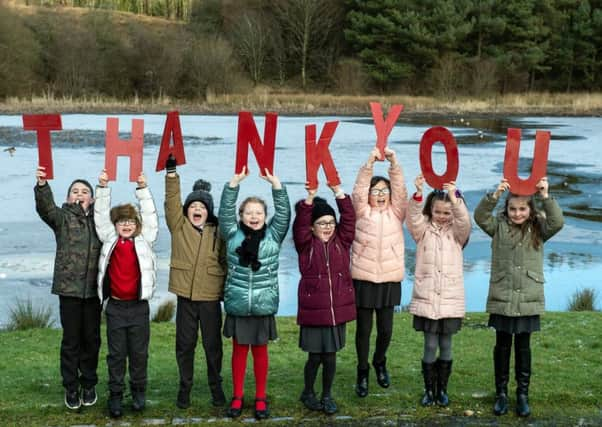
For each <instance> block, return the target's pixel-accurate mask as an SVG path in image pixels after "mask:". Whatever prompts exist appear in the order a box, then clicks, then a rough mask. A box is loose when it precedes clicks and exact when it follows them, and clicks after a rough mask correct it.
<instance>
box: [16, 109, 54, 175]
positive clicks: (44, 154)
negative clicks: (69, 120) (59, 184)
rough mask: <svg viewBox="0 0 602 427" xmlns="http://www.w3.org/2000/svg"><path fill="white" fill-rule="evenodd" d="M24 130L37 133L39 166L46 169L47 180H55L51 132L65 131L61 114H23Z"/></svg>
mask: <svg viewBox="0 0 602 427" xmlns="http://www.w3.org/2000/svg"><path fill="white" fill-rule="evenodd" d="M23 129H24V130H35V131H36V133H37V136H38V164H39V165H40V166H44V167H45V168H46V179H52V178H54V171H53V169H52V144H51V142H50V131H51V130H62V129H63V125H62V122H61V116H60V114H23Z"/></svg>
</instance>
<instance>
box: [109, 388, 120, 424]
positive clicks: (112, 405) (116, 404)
mask: <svg viewBox="0 0 602 427" xmlns="http://www.w3.org/2000/svg"><path fill="white" fill-rule="evenodd" d="M122 398H123V395H122V394H121V393H111V395H110V396H109V404H108V406H109V415H110V416H111V418H119V417H121V416H122V415H123V408H122V406H121V399H122Z"/></svg>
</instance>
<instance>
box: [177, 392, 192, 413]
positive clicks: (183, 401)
mask: <svg viewBox="0 0 602 427" xmlns="http://www.w3.org/2000/svg"><path fill="white" fill-rule="evenodd" d="M176 406H177V407H178V408H180V409H188V408H190V390H186V389H183V388H180V390H178V399H177V400H176Z"/></svg>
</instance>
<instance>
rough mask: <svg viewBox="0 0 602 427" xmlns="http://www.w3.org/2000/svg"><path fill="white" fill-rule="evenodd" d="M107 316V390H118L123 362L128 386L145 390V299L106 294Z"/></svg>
mask: <svg viewBox="0 0 602 427" xmlns="http://www.w3.org/2000/svg"><path fill="white" fill-rule="evenodd" d="M105 314H106V317H107V343H108V347H109V352H108V354H107V367H108V370H109V392H110V393H111V394H122V393H123V389H124V377H125V368H126V359H127V365H128V368H129V373H130V389H131V390H139V391H145V390H146V382H147V376H146V372H147V364H148V343H149V340H150V319H149V307H148V301H138V300H134V301H120V300H116V299H112V298H109V301H108V302H107V308H106V310H105Z"/></svg>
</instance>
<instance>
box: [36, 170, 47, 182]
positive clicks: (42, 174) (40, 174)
mask: <svg viewBox="0 0 602 427" xmlns="http://www.w3.org/2000/svg"><path fill="white" fill-rule="evenodd" d="M36 180H37V182H38V185H39V186H40V187H41V186H43V185H46V182H47V181H46V168H45V167H44V166H38V168H37V169H36Z"/></svg>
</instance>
